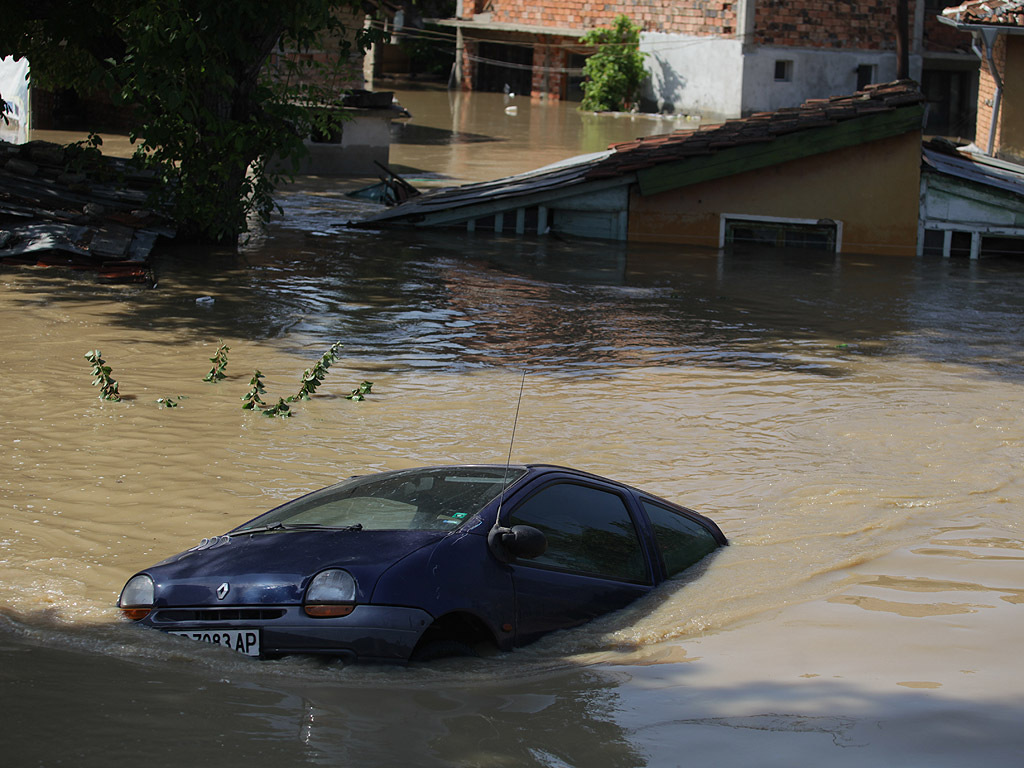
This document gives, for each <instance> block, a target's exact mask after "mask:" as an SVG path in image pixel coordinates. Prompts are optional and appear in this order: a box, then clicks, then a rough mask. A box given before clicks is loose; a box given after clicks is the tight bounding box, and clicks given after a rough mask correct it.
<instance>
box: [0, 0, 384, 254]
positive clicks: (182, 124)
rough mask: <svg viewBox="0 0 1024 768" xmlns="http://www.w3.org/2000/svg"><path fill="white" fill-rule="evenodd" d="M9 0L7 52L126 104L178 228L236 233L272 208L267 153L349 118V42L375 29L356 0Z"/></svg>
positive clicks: (49, 75)
mask: <svg viewBox="0 0 1024 768" xmlns="http://www.w3.org/2000/svg"><path fill="white" fill-rule="evenodd" d="M9 5H13V6H14V7H13V8H8V9H7V10H5V13H4V20H3V24H0V56H6V55H13V56H15V57H23V56H25V57H28V59H29V62H30V66H31V71H32V80H33V84H34V85H38V86H40V87H42V88H50V89H57V88H72V89H74V90H75V91H76V92H78V93H80V94H81V95H83V96H85V97H86V98H88V97H89V96H90V95H91V94H95V93H97V92H103V93H106V94H108V95H109V97H110V99H111V100H112V101H113V103H114V104H115V105H130V106H131V107H132V109H133V114H134V119H135V121H136V123H135V127H134V129H133V130H132V131H131V132H130V138H131V139H132V141H133V142H134V143H135V144H136V153H135V160H136V161H137V162H139V163H140V164H142V165H143V166H145V167H147V168H150V169H152V170H153V171H154V172H155V173H156V175H157V178H158V179H159V181H160V182H161V183H160V184H159V185H158V187H157V189H158V191H159V192H160V193H161V199H159V200H158V201H154V202H158V203H160V204H161V205H163V206H164V207H167V208H169V209H170V211H171V212H172V214H173V215H174V217H175V219H176V220H177V221H178V223H179V232H180V234H182V235H184V236H187V237H192V238H196V239H200V240H205V241H219V242H229V243H230V242H234V241H235V239H236V237H237V236H238V234H240V233H241V232H243V231H244V230H245V229H246V227H247V222H248V221H249V220H250V219H251V217H253V216H256V217H258V218H260V219H262V220H266V219H267V218H268V217H269V216H270V214H271V213H272V212H273V211H274V210H275V204H274V199H273V191H274V188H275V186H276V185H277V183H278V182H279V181H280V178H281V177H280V174H279V172H278V171H275V170H274V168H273V167H272V166H271V165H270V164H269V163H270V161H271V160H273V159H274V158H280V159H282V160H284V161H288V160H293V161H294V160H297V159H299V158H300V157H301V156H302V153H303V152H304V151H305V147H304V145H303V139H304V137H306V136H308V135H310V134H311V133H312V132H314V131H320V132H329V131H330V130H331V128H332V122H333V121H336V120H338V119H340V118H339V115H340V113H339V111H338V110H337V109H333V107H335V106H337V105H338V104H340V99H341V96H342V93H341V86H340V85H339V83H340V82H341V81H342V80H343V79H344V78H345V77H346V76H347V75H349V74H350V73H348V72H346V68H347V67H348V55H349V52H350V51H351V50H352V49H365V48H366V47H368V46H369V45H370V44H371V43H372V42H373V40H374V39H375V36H376V34H377V33H375V32H373V31H372V30H368V29H363V28H362V27H361V26H358V25H355V24H352V22H351V19H353V18H355V17H354V16H352V15H351V14H350V15H349V17H348V18H349V19H350V21H349V27H355V28H346V24H345V21H344V18H345V17H344V14H343V12H344V11H346V10H351V9H354V8H358V6H359V3H358V0H287V1H283V0H133V2H130V3H126V2H124V0H33V2H25V3H13V4H9ZM327 51H329V52H331V54H332V55H328V56H324V55H322V53H323V52H327ZM318 54H319V55H318Z"/></svg>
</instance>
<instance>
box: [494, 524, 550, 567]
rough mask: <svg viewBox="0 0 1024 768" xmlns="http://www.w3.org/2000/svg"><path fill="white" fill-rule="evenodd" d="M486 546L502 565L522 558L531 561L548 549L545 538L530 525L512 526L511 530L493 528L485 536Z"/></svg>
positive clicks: (498, 527)
mask: <svg viewBox="0 0 1024 768" xmlns="http://www.w3.org/2000/svg"><path fill="white" fill-rule="evenodd" d="M487 545H488V546H489V547H490V548H491V552H493V553H494V556H495V557H497V558H498V559H499V560H501V561H502V562H503V563H511V562H512V561H513V560H515V559H517V558H520V557H524V558H526V559H528V560H529V559H533V558H535V557H540V556H541V555H543V554H544V553H545V552H546V551H547V548H548V540H547V537H546V536H545V535H544V534H543V533H542V532H541V531H540V530H538V529H537V528H534V527H533V526H532V525H513V526H512V527H511V528H502V527H500V526H497V525H496V526H494V527H493V528H491V532H490V533H489V534H487Z"/></svg>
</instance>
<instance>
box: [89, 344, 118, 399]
mask: <svg viewBox="0 0 1024 768" xmlns="http://www.w3.org/2000/svg"><path fill="white" fill-rule="evenodd" d="M85 359H86V360H88V361H89V362H90V363H92V375H93V377H94V378H93V380H92V385H93V386H94V387H99V388H100V399H101V400H110V401H112V402H115V403H116V402H120V400H121V395H120V394H119V393H118V391H117V382H116V381H114V379H113V377H111V375H110V371H111V370H112V369H111V367H110V366H109V365H107V363H106V361H105V360H104V359H103V356H102V353H101V352H100V351H99V350H98V349H94V350H92V351H91V352H87V353H86V355H85Z"/></svg>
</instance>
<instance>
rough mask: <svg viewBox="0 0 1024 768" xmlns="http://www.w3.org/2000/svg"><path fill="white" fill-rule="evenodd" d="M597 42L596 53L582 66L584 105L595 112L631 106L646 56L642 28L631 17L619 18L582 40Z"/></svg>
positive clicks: (593, 31)
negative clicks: (641, 38) (641, 44)
mask: <svg viewBox="0 0 1024 768" xmlns="http://www.w3.org/2000/svg"><path fill="white" fill-rule="evenodd" d="M580 42H581V43H584V44H586V45H596V46H597V47H598V48H597V53H595V54H593V55H591V56H589V57H588V58H587V61H586V63H585V64H584V65H583V74H584V76H585V77H586V80H585V81H584V83H583V103H582V104H581V108H582V109H585V110H588V111H592V112H609V111H611V112H621V111H625V110H628V109H630V108H631V107H632V106H633V105H634V104H635V103H636V100H637V98H638V97H639V95H640V86H641V85H642V84H643V81H644V77H645V76H646V75H645V72H644V55H645V54H643V53H641V52H640V48H639V46H640V27H639V26H637V25H635V24H633V23H632V22H631V21H630V20H629V17H628V16H625V15H620V16H618V17H616V19H615V24H614V26H612V27H611V28H602V29H592V30H590V31H589V32H587V33H586V34H585V35H584V36H583V37H582V38H581V39H580Z"/></svg>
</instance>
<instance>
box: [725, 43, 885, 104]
mask: <svg viewBox="0 0 1024 768" xmlns="http://www.w3.org/2000/svg"><path fill="white" fill-rule="evenodd" d="M778 61H788V62H791V63H790V65H789V66H790V68H791V71H792V75H791V77H790V78H789V79H788V80H776V79H775V75H776V72H775V69H776V62H778ZM862 65H868V66H871V67H872V73H873V75H872V77H871V79H870V82H873V83H888V82H891V81H893V80H895V79H896V71H897V61H896V54H895V52H892V51H879V50H863V51H856V50H844V51H835V50H823V49H821V48H793V47H787V46H765V47H760V48H756V49H754V50H752V51H749V52H748V53H747V55H746V56H745V57H744V58H743V86H742V100H743V107H742V108H743V114H750V113H752V112H772V111H775V110H777V109H783V108H785V107H797V106H800V105H801V104H803V103H804V102H805V101H807V99H814V98H826V97H828V96H837V95H841V94H847V93H854V92H855V91H856V90H857V68H858V67H859V66H862Z"/></svg>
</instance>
